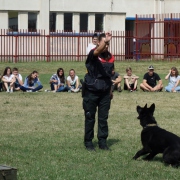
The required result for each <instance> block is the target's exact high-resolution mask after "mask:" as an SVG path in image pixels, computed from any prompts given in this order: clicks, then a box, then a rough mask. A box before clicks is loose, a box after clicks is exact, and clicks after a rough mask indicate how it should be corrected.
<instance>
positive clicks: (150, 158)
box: [143, 155, 153, 161]
mask: <svg viewBox="0 0 180 180" xmlns="http://www.w3.org/2000/svg"><path fill="white" fill-rule="evenodd" d="M152 159H153V157H150V156H149V155H148V156H146V157H144V158H143V160H144V161H151V160H152Z"/></svg>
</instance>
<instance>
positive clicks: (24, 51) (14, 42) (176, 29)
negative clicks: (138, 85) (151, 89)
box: [0, 14, 180, 62]
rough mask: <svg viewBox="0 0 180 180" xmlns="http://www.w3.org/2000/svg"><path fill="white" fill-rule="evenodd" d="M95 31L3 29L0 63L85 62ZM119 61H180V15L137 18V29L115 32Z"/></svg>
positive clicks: (113, 49)
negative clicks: (11, 30) (47, 31)
mask: <svg viewBox="0 0 180 180" xmlns="http://www.w3.org/2000/svg"><path fill="white" fill-rule="evenodd" d="M92 35H93V32H84V33H83V32H81V33H76V32H63V31H56V32H52V33H50V34H49V35H46V34H45V31H44V30H39V31H37V32H27V31H25V30H21V31H19V32H9V31H8V30H0V62H27V61H28V62H29V61H47V62H49V61H84V60H85V59H86V56H87V55H86V48H87V45H88V43H89V42H91V40H92V39H91V37H92ZM112 35H113V38H112V41H111V44H110V47H109V48H110V52H111V53H112V54H113V55H114V56H115V58H116V60H117V61H123V60H129V61H132V60H136V61H140V60H152V59H155V60H157V59H160V60H173V59H180V14H164V15H163V14H161V15H136V19H135V21H134V30H132V31H112Z"/></svg>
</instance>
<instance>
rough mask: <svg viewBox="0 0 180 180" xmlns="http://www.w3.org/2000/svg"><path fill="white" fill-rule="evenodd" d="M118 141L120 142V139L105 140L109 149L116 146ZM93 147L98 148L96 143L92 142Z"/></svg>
mask: <svg viewBox="0 0 180 180" xmlns="http://www.w3.org/2000/svg"><path fill="white" fill-rule="evenodd" d="M119 141H120V139H108V140H107V145H108V147H111V146H112V145H114V144H117V143H118V142H119ZM94 146H95V147H96V146H98V142H97V141H95V142H94Z"/></svg>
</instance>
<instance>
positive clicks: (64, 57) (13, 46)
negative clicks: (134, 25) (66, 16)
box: [0, 30, 132, 62]
mask: <svg viewBox="0 0 180 180" xmlns="http://www.w3.org/2000/svg"><path fill="white" fill-rule="evenodd" d="M92 35H93V33H92V32H88V33H87V32H86V33H75V32H63V31H57V32H53V33H50V34H49V35H45V31H43V30H41V31H37V32H26V31H19V32H8V31H7V30H1V31H0V61H1V62H27V61H28V62H29V61H47V62H49V61H84V60H85V59H86V56H87V54H86V48H87V46H88V43H90V42H92ZM128 38H130V37H128ZM131 38H132V37H131ZM125 39H126V37H125V33H124V32H117V31H116V32H113V40H112V41H111V45H110V51H111V52H112V53H113V55H114V56H115V57H116V59H118V60H123V59H125Z"/></svg>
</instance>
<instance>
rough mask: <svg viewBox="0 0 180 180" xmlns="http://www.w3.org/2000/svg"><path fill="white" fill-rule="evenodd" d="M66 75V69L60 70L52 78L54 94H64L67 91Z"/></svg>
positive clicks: (51, 84) (51, 83)
mask: <svg viewBox="0 0 180 180" xmlns="http://www.w3.org/2000/svg"><path fill="white" fill-rule="evenodd" d="M65 80H66V78H65V75H64V69H63V68H58V69H57V73H56V74H53V75H52V76H51V79H50V81H49V83H50V86H51V91H52V92H63V91H67V87H66V86H65ZM45 92H49V90H45Z"/></svg>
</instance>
